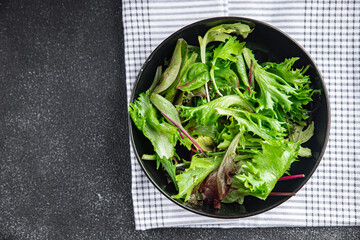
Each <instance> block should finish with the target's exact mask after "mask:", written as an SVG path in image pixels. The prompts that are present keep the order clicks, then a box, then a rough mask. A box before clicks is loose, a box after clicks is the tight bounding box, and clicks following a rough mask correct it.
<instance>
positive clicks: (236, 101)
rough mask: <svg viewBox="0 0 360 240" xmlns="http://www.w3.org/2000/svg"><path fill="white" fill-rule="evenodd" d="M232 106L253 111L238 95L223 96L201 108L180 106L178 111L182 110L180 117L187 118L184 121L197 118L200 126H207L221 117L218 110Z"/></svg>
mask: <svg viewBox="0 0 360 240" xmlns="http://www.w3.org/2000/svg"><path fill="white" fill-rule="evenodd" d="M231 106H237V107H240V108H244V109H246V110H247V111H252V109H251V108H250V106H249V105H247V103H246V102H245V101H244V100H243V99H242V98H241V97H240V96H238V95H227V96H223V97H220V98H217V99H215V100H213V101H211V102H208V103H206V104H203V105H201V106H199V107H185V106H179V107H178V109H180V116H181V117H184V118H185V120H184V121H188V120H190V119H191V118H195V119H196V122H197V123H198V124H202V125H206V124H211V123H215V122H216V121H217V119H218V118H219V117H220V115H217V114H216V108H218V107H223V108H228V107H231Z"/></svg>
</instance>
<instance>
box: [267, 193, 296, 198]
mask: <svg viewBox="0 0 360 240" xmlns="http://www.w3.org/2000/svg"><path fill="white" fill-rule="evenodd" d="M295 195H296V193H294V192H271V193H270V194H269V196H280V197H289V196H295Z"/></svg>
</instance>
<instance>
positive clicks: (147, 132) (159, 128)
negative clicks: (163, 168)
mask: <svg viewBox="0 0 360 240" xmlns="http://www.w3.org/2000/svg"><path fill="white" fill-rule="evenodd" d="M129 113H130V116H131V118H132V120H133V122H134V124H135V126H136V127H137V128H138V129H139V130H140V131H142V132H143V134H144V136H145V137H146V138H148V139H149V140H150V142H151V144H152V145H153V146H154V150H155V152H156V153H157V154H158V155H159V157H160V158H161V159H169V158H172V157H173V156H174V154H175V145H176V142H177V129H176V127H174V126H172V125H171V124H169V123H167V122H164V121H163V120H162V119H159V118H158V116H157V112H156V109H155V108H154V106H153V105H152V104H151V102H150V99H149V94H148V92H146V93H141V94H140V95H139V98H138V99H136V100H135V101H134V103H130V108H129Z"/></svg>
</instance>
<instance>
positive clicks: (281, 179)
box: [278, 174, 305, 181]
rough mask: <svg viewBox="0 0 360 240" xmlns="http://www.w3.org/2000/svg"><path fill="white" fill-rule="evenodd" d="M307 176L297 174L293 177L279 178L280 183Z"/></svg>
mask: <svg viewBox="0 0 360 240" xmlns="http://www.w3.org/2000/svg"><path fill="white" fill-rule="evenodd" d="M304 177H305V174H297V175H291V176H285V177H281V178H279V180H278V181H283V180H289V179H295V178H304Z"/></svg>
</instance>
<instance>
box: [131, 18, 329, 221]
mask: <svg viewBox="0 0 360 240" xmlns="http://www.w3.org/2000/svg"><path fill="white" fill-rule="evenodd" d="M238 21H241V22H244V23H247V24H249V25H250V26H252V27H254V28H255V29H254V31H253V32H252V33H251V34H250V35H249V36H248V38H247V39H246V43H247V46H248V47H249V48H250V49H252V50H254V53H255V55H256V57H257V59H259V62H262V61H268V60H275V61H276V60H277V61H283V60H284V59H285V58H291V57H299V58H300V59H299V60H298V61H297V62H296V65H295V67H298V68H301V67H302V66H307V65H309V66H310V68H309V70H308V71H307V74H308V75H310V78H311V81H312V84H313V86H314V87H315V88H316V89H321V92H322V94H321V98H320V100H318V102H320V108H319V109H318V110H317V112H316V113H315V115H314V118H313V120H314V122H315V134H314V136H313V137H312V138H311V140H310V141H309V142H308V143H307V147H309V148H311V151H312V155H313V156H312V157H311V158H310V159H304V160H303V161H298V162H294V163H293V164H292V166H291V169H290V173H291V174H300V173H303V174H305V176H306V177H305V178H302V179H294V180H290V181H282V182H278V183H277V185H276V186H275V189H274V191H276V192H295V193H296V192H298V191H299V190H300V188H301V187H303V186H304V185H305V183H306V182H307V181H308V180H309V179H310V177H311V176H312V174H313V173H314V171H315V170H316V168H317V166H318V165H319V163H320V161H321V158H322V156H323V154H324V151H325V148H326V145H327V142H328V137H329V129H330V107H329V99H328V94H327V90H326V87H325V84H324V81H323V80H322V77H321V74H320V72H319V70H318V69H317V67H316V65H315V63H314V62H313V60H312V59H311V58H310V56H309V55H308V54H307V53H306V51H305V50H304V49H303V48H302V47H301V46H300V45H299V44H298V43H296V42H295V41H294V40H293V39H291V38H290V37H289V36H288V35H286V34H285V33H283V32H281V31H280V30H278V29H276V28H274V27H273V26H271V25H269V24H266V23H264V22H261V21H258V20H253V19H249V18H240V17H217V18H210V19H205V20H202V21H199V22H196V23H193V24H190V25H188V26H186V27H184V28H182V29H180V30H178V31H177V32H175V33H174V34H172V35H171V36H170V37H168V38H167V39H165V40H164V41H163V42H162V43H161V44H160V45H159V46H158V47H157V48H156V49H155V50H154V51H153V52H152V54H151V55H150V56H149V57H148V59H147V60H146V62H145V63H144V65H143V66H142V68H141V70H140V73H139V75H138V77H137V80H136V83H135V86H134V89H133V91H132V95H131V102H133V101H134V99H136V98H137V97H138V96H139V94H140V93H142V92H144V91H146V90H147V89H148V88H149V87H150V85H151V83H152V80H153V78H154V75H155V70H156V68H157V66H159V65H162V64H163V62H164V59H165V58H167V59H170V57H171V55H172V52H173V49H174V47H175V44H176V41H177V39H178V38H184V39H185V40H186V41H187V42H188V43H189V44H192V45H198V36H199V35H200V36H203V35H204V34H205V33H206V31H207V30H208V29H210V28H211V27H214V26H216V25H219V24H224V23H234V22H238ZM129 122H130V136H131V141H132V144H133V147H134V150H135V154H136V157H137V159H138V161H139V163H140V165H141V167H142V169H143V170H144V171H145V173H146V175H147V176H148V178H149V179H150V181H151V182H152V183H153V184H154V185H155V186H156V187H157V189H159V191H160V192H161V193H163V194H164V195H165V196H166V197H168V198H169V199H170V200H171V201H173V202H174V203H175V204H177V205H179V206H181V207H183V208H184V209H187V210H189V211H192V212H195V213H198V214H201V215H205V216H209V217H217V218H242V217H248V216H253V215H256V214H259V213H262V212H265V211H268V210H270V209H272V208H274V207H276V206H278V205H280V204H281V203H283V202H285V201H286V200H288V199H289V198H290V197H278V196H270V197H268V198H267V200H266V201H263V200H260V199H257V198H254V197H249V196H248V197H245V201H244V204H243V205H239V204H237V203H233V204H222V206H221V209H220V210H216V209H214V208H212V207H209V206H206V205H204V206H199V207H195V206H188V205H184V204H183V203H182V202H181V201H177V200H175V199H173V198H171V196H172V195H174V194H176V191H175V188H174V186H173V184H169V183H168V182H167V178H166V176H165V175H164V173H163V172H162V171H161V170H157V169H156V163H155V162H154V161H142V160H141V157H140V156H142V155H143V154H145V153H152V152H153V147H152V145H151V143H150V141H149V140H147V139H146V138H145V137H144V136H143V134H142V132H140V131H139V130H138V129H137V128H136V126H135V125H134V124H133V123H132V121H131V120H130V118H129Z"/></svg>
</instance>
